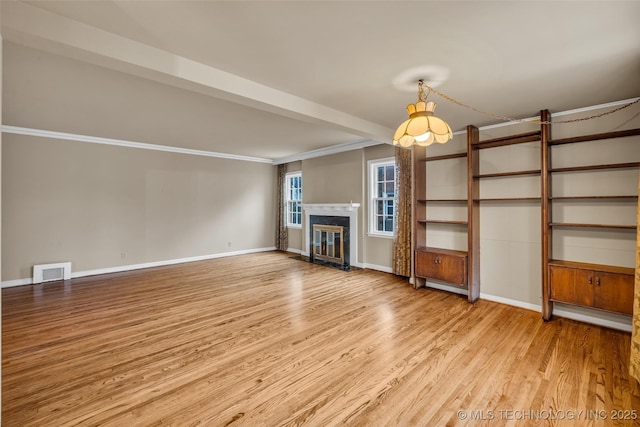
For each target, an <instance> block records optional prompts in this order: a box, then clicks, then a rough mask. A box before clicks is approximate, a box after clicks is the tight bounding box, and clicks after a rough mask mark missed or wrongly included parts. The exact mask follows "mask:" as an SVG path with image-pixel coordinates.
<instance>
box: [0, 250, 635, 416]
mask: <svg viewBox="0 0 640 427" xmlns="http://www.w3.org/2000/svg"><path fill="white" fill-rule="evenodd" d="M2 303H3V308H2V314H3V321H2V334H3V336H2V341H3V342H2V387H3V390H2V422H3V425H4V426H63V425H64V426H71V425H74V426H75V425H87V426H89V425H91V426H97V425H100V426H147V425H175V426H188V425H205V426H227V425H234V426H235V425H243V426H280V425H287V426H289V425H309V426H329V425H339V424H350V425H363V426H386V425H391V426H395V425H398V426H444V425H474V426H475V425H487V426H503V425H558V426H570V425H576V426H577V425H580V426H582V425H596V426H598V425H639V424H640V423H639V422H638V421H633V420H626V421H618V422H614V421H613V420H612V419H611V418H612V417H614V416H616V415H619V416H622V417H626V418H632V417H633V416H632V415H631V414H632V412H629V413H628V414H627V413H624V412H613V411H625V410H627V411H633V410H636V411H640V393H639V389H638V386H637V384H636V383H635V382H634V380H633V379H631V378H630V377H629V375H628V361H629V346H630V335H629V334H627V333H623V332H618V331H613V330H608V329H605V328H600V327H595V326H590V325H586V324H581V323H578V322H573V321H568V320H563V319H558V320H554V321H551V322H548V323H544V322H543V321H542V320H541V316H540V314H539V313H536V312H532V311H527V310H522V309H518V308H514V307H510V306H506V305H501V304H497V303H493V302H489V301H483V300H480V301H479V302H477V303H476V304H473V305H472V304H469V303H467V302H466V300H465V299H464V298H462V297H460V296H457V295H454V294H450V293H445V292H440V291H436V290H427V289H421V290H417V291H416V290H413V289H412V288H411V287H410V286H409V285H408V284H407V283H406V282H405V281H403V280H401V279H399V278H396V277H395V276H393V275H390V274H385V273H379V272H373V271H368V270H357V271H351V272H343V271H339V270H335V269H331V268H327V267H321V266H316V265H312V264H309V263H306V262H303V261H300V260H295V259H292V258H290V257H289V256H288V255H287V254H283V253H277V252H270V253H261V254H255V255H247V256H238V257H231V258H222V259H217V260H211V261H202V262H196V263H189V264H182V265H176V266H169V267H160V268H153V269H147V270H140V271H136V272H129V273H118V274H112V275H105V276H95V277H89V278H83V279H74V280H71V281H68V282H67V283H64V284H63V283H51V284H46V285H37V286H23V287H17V288H9V289H4V290H3V299H2ZM459 411H463V412H459ZM472 411H475V412H472ZM480 411H484V412H480ZM509 411H512V412H509ZM516 411H524V412H516ZM537 411H542V412H537ZM561 411H565V412H561ZM572 411H576V412H572ZM578 411H584V412H583V413H582V414H581V413H580V412H578ZM589 411H598V412H589ZM572 414H573V415H572ZM551 415H553V416H558V417H574V418H576V420H556V421H546V420H538V421H535V420H531V418H532V417H533V418H535V417H541V418H546V417H548V416H551ZM465 416H466V419H463V418H465ZM480 417H484V418H486V419H485V420H484V421H482V420H478V418H480ZM605 417H606V418H607V419H606V420H605V419H604V418H605ZM638 417H640V414H638ZM488 418H493V419H492V420H490V419H488ZM523 418H525V419H524V420H522V419H523ZM596 418H600V419H596Z"/></svg>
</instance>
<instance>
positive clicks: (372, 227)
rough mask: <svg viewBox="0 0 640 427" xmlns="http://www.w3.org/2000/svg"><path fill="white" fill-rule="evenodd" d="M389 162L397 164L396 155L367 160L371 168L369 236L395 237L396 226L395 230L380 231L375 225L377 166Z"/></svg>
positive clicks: (369, 183)
mask: <svg viewBox="0 0 640 427" xmlns="http://www.w3.org/2000/svg"><path fill="white" fill-rule="evenodd" d="M389 163H393V164H394V165H395V163H396V158H395V157H385V158H384V159H375V160H369V161H368V162H367V167H368V168H369V182H368V186H369V197H368V199H369V203H368V206H369V212H368V217H369V227H368V229H369V232H368V233H367V235H368V236H369V237H381V238H385V239H393V238H394V237H395V227H394V230H393V231H378V230H376V227H375V223H376V221H375V206H374V203H373V199H374V198H375V197H376V186H375V182H376V174H375V171H376V168H377V167H378V166H381V165H386V164H389Z"/></svg>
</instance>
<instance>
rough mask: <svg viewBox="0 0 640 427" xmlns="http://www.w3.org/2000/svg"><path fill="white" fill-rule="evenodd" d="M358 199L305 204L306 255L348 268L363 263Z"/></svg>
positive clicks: (321, 261) (316, 261)
mask: <svg viewBox="0 0 640 427" xmlns="http://www.w3.org/2000/svg"><path fill="white" fill-rule="evenodd" d="M358 207H360V204H358V203H344V204H328V203H322V204H303V205H302V209H303V211H304V218H305V222H304V234H303V248H304V250H303V252H302V255H303V256H306V257H308V258H309V261H311V262H315V263H318V264H324V265H330V266H332V267H337V268H340V269H342V270H345V271H348V270H349V269H350V267H351V266H352V265H353V266H358V267H359V266H360V265H359V264H358V263H357V255H358V242H357V240H358V239H357V237H356V236H357V235H358V234H357V230H358Z"/></svg>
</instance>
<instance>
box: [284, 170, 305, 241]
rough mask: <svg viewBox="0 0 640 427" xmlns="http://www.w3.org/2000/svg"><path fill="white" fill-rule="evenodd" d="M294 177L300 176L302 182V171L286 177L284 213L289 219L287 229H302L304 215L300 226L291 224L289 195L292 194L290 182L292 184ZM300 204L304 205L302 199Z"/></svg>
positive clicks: (288, 173) (287, 174)
mask: <svg viewBox="0 0 640 427" xmlns="http://www.w3.org/2000/svg"><path fill="white" fill-rule="evenodd" d="M294 176H299V177H300V181H301V182H302V171H294V172H287V173H286V175H285V193H284V204H285V207H284V211H285V215H286V217H287V228H299V229H302V218H303V217H304V215H302V216H301V217H300V224H291V223H290V222H289V218H290V215H289V194H290V191H289V190H290V187H289V182H290V178H291V177H294ZM300 204H302V199H300Z"/></svg>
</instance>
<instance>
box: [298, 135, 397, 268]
mask: <svg viewBox="0 0 640 427" xmlns="http://www.w3.org/2000/svg"><path fill="white" fill-rule="evenodd" d="M393 156H394V151H393V147H392V146H391V145H386V144H381V145H376V146H372V147H367V148H364V149H359V150H353V151H348V152H344V153H338V154H333V155H329V156H323V157H317V158H314V159H308V160H303V161H302V162H296V163H293V164H290V165H289V169H288V170H301V171H302V186H303V189H302V190H303V191H302V198H303V201H304V203H349V202H353V203H360V206H361V208H360V210H359V216H358V223H359V226H358V227H359V232H358V234H359V235H358V252H359V254H358V262H360V263H361V264H364V265H368V266H370V267H372V268H379V267H382V268H383V269H390V268H391V250H392V245H393V241H392V239H385V238H380V237H369V236H368V196H367V195H368V183H367V181H368V169H367V167H368V166H367V162H368V161H369V160H373V159H380V158H385V157H393ZM292 231H293V232H292ZM299 231H300V230H289V247H290V248H295V249H300V250H302V249H303V248H302V235H301V233H299ZM292 237H293V239H292ZM298 239H299V240H298ZM293 245H299V246H293Z"/></svg>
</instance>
